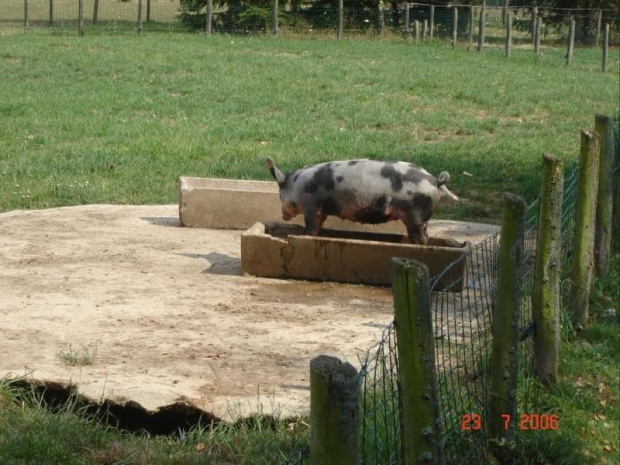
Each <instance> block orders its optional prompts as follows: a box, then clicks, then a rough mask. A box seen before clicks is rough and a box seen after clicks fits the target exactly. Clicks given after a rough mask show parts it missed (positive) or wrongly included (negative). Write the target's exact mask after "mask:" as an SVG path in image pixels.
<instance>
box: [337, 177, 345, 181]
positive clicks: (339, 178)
mask: <svg viewBox="0 0 620 465" xmlns="http://www.w3.org/2000/svg"><path fill="white" fill-rule="evenodd" d="M336 181H337V182H342V181H344V176H338V177H337V178H336Z"/></svg>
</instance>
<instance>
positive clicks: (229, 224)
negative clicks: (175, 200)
mask: <svg viewBox="0 0 620 465" xmlns="http://www.w3.org/2000/svg"><path fill="white" fill-rule="evenodd" d="M281 218H282V206H281V204H280V195H279V191H278V185H277V184H276V183H275V182H274V181H245V180H237V179H215V178H192V177H185V176H181V177H180V178H179V221H180V223H181V226H186V227H191V228H211V229H240V230H246V229H248V228H249V227H251V226H252V225H253V224H255V223H257V222H259V221H278V220H280V219H281ZM303 222H304V219H303V215H300V216H298V217H296V218H294V219H293V220H291V223H294V224H303ZM325 227H326V228H336V229H350V230H358V231H359V230H364V231H380V232H395V233H401V234H402V233H404V232H405V228H404V226H403V224H402V222H400V221H392V222H390V223H384V224H378V225H372V224H364V225H362V224H359V223H353V222H351V221H347V220H341V219H340V218H337V217H335V216H330V217H329V218H327V221H326V222H325Z"/></svg>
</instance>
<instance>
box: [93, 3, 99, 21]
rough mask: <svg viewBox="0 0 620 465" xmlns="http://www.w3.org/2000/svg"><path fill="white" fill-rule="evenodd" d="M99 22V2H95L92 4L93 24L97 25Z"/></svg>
mask: <svg viewBox="0 0 620 465" xmlns="http://www.w3.org/2000/svg"><path fill="white" fill-rule="evenodd" d="M98 20H99V0H95V1H94V3H93V24H97V21H98Z"/></svg>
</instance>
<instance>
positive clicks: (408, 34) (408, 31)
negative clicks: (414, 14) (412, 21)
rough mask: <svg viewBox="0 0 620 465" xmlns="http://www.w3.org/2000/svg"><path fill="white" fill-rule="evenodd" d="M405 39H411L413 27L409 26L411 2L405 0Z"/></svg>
mask: <svg viewBox="0 0 620 465" xmlns="http://www.w3.org/2000/svg"><path fill="white" fill-rule="evenodd" d="M405 40H406V41H407V42H409V41H410V40H411V28H410V26H409V2H405Z"/></svg>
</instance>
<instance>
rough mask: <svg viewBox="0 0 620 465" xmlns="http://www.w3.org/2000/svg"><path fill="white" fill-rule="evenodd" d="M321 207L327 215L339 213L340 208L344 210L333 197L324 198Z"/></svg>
mask: <svg viewBox="0 0 620 465" xmlns="http://www.w3.org/2000/svg"><path fill="white" fill-rule="evenodd" d="M321 209H322V210H323V213H325V214H326V215H339V214H340V210H342V208H341V207H340V206H339V205H338V203H337V202H336V201H335V200H334V199H333V198H332V197H327V198H325V199H323V201H322V202H321Z"/></svg>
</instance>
